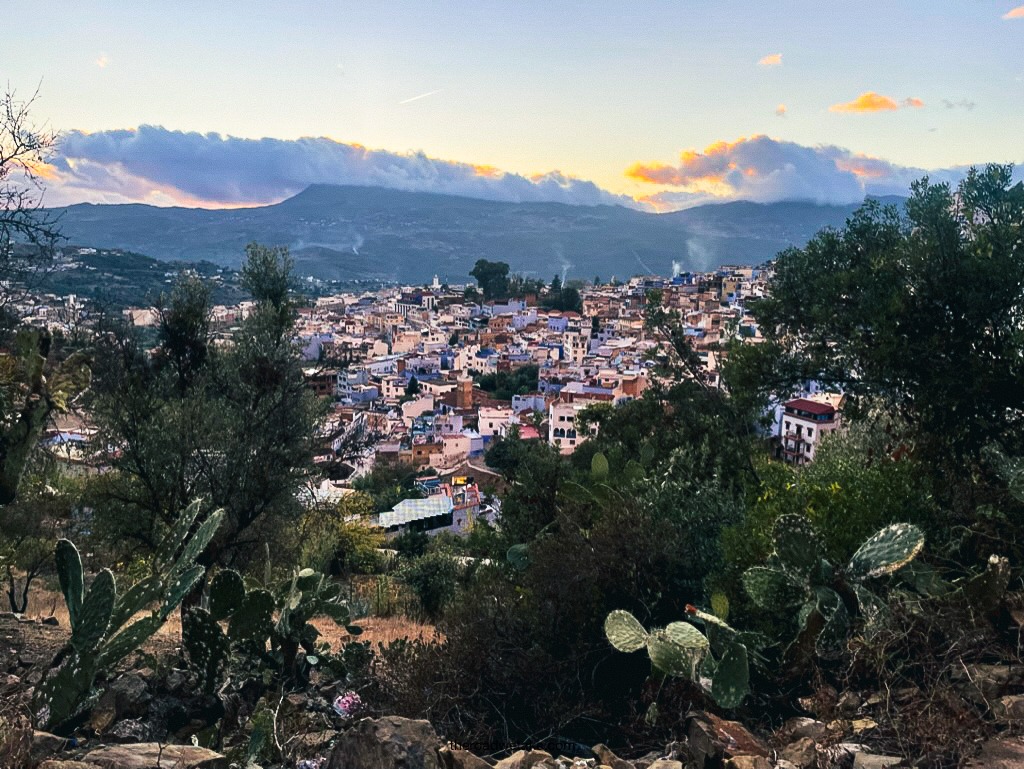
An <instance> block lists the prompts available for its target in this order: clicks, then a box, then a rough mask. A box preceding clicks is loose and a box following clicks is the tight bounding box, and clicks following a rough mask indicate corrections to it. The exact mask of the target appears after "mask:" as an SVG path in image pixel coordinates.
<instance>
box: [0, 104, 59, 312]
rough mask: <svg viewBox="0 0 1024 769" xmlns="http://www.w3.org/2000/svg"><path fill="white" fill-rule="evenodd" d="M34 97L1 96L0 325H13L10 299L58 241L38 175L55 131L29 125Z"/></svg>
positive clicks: (41, 268)
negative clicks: (1, 277)
mask: <svg viewBox="0 0 1024 769" xmlns="http://www.w3.org/2000/svg"><path fill="white" fill-rule="evenodd" d="M37 95H38V94H33V95H32V96H31V97H30V98H29V99H27V100H19V99H18V97H17V95H16V94H15V93H14V92H13V91H10V90H8V91H7V92H6V93H5V94H4V95H3V96H2V97H0V275H3V282H2V283H0V329H4V328H6V329H9V328H10V327H11V323H12V320H13V318H12V316H11V313H12V312H13V307H12V304H13V301H14V300H15V299H16V298H18V297H19V296H22V295H23V294H24V292H25V291H27V290H29V289H30V288H31V287H32V286H33V285H34V284H35V283H36V282H37V281H38V279H40V278H41V277H42V276H43V275H45V273H46V268H47V267H49V265H50V264H51V262H52V260H53V257H54V254H55V250H56V245H57V243H58V242H59V240H60V230H59V229H58V227H57V219H56V217H55V216H54V214H52V213H51V212H49V211H47V210H46V209H45V208H43V193H44V185H43V176H42V171H43V169H44V168H45V167H46V164H47V162H48V160H49V159H50V155H51V152H52V151H53V148H54V145H55V144H56V141H57V135H56V134H55V133H54V132H52V131H50V130H48V129H46V128H42V127H40V126H38V125H36V124H35V123H33V121H32V118H31V111H32V107H33V105H34V103H35V100H36V98H37Z"/></svg>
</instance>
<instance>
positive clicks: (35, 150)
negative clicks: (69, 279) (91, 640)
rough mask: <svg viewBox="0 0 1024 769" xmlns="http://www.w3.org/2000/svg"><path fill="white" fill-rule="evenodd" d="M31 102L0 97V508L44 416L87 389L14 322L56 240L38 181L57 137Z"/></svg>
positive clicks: (43, 341)
mask: <svg viewBox="0 0 1024 769" xmlns="http://www.w3.org/2000/svg"><path fill="white" fill-rule="evenodd" d="M35 98H36V97H35V95H33V96H32V97H31V98H29V99H28V100H27V101H22V100H19V99H18V98H17V96H16V95H15V94H14V92H12V91H7V92H6V93H5V94H4V95H3V96H2V97H0V277H2V279H0V505H7V504H9V503H11V502H13V501H14V499H15V498H16V496H17V493H18V487H19V484H20V482H21V478H22V475H23V473H24V470H25V467H26V465H27V463H28V460H29V456H30V454H31V452H32V450H33V449H34V448H35V446H36V444H37V443H38V441H39V436H40V435H41V433H42V431H43V427H44V426H45V424H46V421H47V419H48V418H49V416H50V414H51V413H53V412H54V411H57V410H61V409H63V408H65V407H66V406H67V405H68V402H69V400H70V399H71V398H72V397H74V396H75V395H77V394H78V393H80V392H81V390H82V389H84V387H85V386H86V385H87V384H88V369H87V368H86V367H85V366H84V365H83V363H84V360H83V358H82V357H81V356H75V357H73V358H72V359H69V360H66V361H64V362H62V363H58V361H57V360H55V357H56V356H55V352H56V351H55V347H54V345H53V344H52V339H51V335H50V333H49V332H48V331H46V330H45V329H30V328H27V327H25V326H24V325H23V324H22V323H21V320H20V318H19V317H18V306H17V305H18V300H19V299H21V298H23V297H25V296H26V294H27V293H28V292H30V291H31V290H32V289H33V288H34V287H35V286H36V285H37V283H38V281H39V280H41V279H42V277H44V276H45V274H46V273H47V270H48V267H49V266H50V265H51V264H52V262H53V258H54V255H55V253H56V245H57V242H58V241H59V239H60V232H59V230H58V228H57V221H56V218H55V217H54V216H53V215H52V214H50V213H49V212H48V211H46V210H45V209H44V208H43V184H42V175H41V170H42V169H43V168H44V167H45V164H46V162H47V160H48V158H49V154H50V152H51V150H52V148H53V146H54V143H55V141H56V135H55V134H54V133H53V132H51V131H49V130H47V129H43V128H40V127H38V126H36V125H35V124H34V123H33V122H32V120H31V117H30V112H31V107H32V105H33V103H34V101H35Z"/></svg>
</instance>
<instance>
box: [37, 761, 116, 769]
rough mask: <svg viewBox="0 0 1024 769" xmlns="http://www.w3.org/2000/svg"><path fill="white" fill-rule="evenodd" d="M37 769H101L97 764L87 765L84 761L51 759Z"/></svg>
mask: <svg viewBox="0 0 1024 769" xmlns="http://www.w3.org/2000/svg"><path fill="white" fill-rule="evenodd" d="M36 769H100V768H99V767H98V766H96V764H87V763H85V762H84V761H59V760H56V759H50V760H48V761H43V763H41V764H39V766H37V767H36Z"/></svg>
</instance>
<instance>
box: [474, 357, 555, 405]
mask: <svg viewBox="0 0 1024 769" xmlns="http://www.w3.org/2000/svg"><path fill="white" fill-rule="evenodd" d="M539 372H540V369H539V368H538V367H537V366H536V365H534V364H532V363H531V364H529V365H526V366H520V367H519V368H516V369H513V370H512V371H498V372H495V373H494V374H481V375H480V376H478V377H476V379H475V381H476V383H477V385H479V387H480V389H481V390H483V391H484V392H488V393H491V395H492V396H493V397H494V398H496V399H497V400H500V401H510V400H512V396H513V395H526V394H527V393H532V392H537V376H538V373H539Z"/></svg>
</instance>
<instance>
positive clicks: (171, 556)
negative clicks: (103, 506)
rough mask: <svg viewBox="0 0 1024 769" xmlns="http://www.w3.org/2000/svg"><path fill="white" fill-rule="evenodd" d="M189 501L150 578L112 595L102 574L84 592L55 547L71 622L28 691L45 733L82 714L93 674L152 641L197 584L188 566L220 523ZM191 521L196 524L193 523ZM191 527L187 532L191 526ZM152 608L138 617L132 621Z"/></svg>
mask: <svg viewBox="0 0 1024 769" xmlns="http://www.w3.org/2000/svg"><path fill="white" fill-rule="evenodd" d="M202 510H203V507H202V505H201V504H200V503H199V502H193V503H192V504H191V505H189V507H188V508H187V509H185V510H184V511H183V512H182V514H181V515H180V516H179V518H178V521H177V522H176V524H175V526H174V528H173V529H172V530H171V531H170V532H169V533H168V534H167V536H166V537H165V539H164V540H163V542H161V544H160V548H159V565H158V568H157V569H156V570H155V572H154V573H153V574H152V575H151V576H149V577H147V578H146V579H143V580H141V581H139V582H136V583H135V584H134V585H132V587H130V588H129V589H128V590H126V591H125V592H123V593H121V594H118V592H117V587H116V584H115V582H114V575H113V573H112V572H111V571H110V569H103V570H102V571H100V572H99V574H97V575H96V577H95V578H94V579H93V581H92V584H91V585H90V586H89V589H88V590H85V587H84V586H85V573H84V570H83V569H82V559H81V557H80V556H79V554H78V549H77V548H76V547H75V546H74V545H73V544H72V543H71V542H70V541H69V540H66V539H61V540H59V541H58V542H57V550H56V562H57V575H58V576H59V578H60V587H61V592H62V593H63V595H64V601H65V603H66V604H67V609H68V616H69V617H70V620H71V639H70V640H69V642H68V644H67V645H66V646H65V647H64V648H63V649H61V650H60V652H58V654H57V656H56V657H54V659H53V661H52V662H51V663H50V666H49V668H47V670H46V671H45V673H44V674H43V678H42V680H41V681H40V682H39V684H38V685H37V686H36V689H35V695H34V698H33V703H32V707H33V711H34V714H35V717H36V719H37V720H38V721H39V723H40V724H42V725H43V726H44V727H47V728H51V729H52V728H57V727H60V726H61V725H62V724H64V723H65V722H67V721H68V720H69V719H71V718H72V717H73V716H75V715H76V714H77V713H78V712H79V710H80V709H81V708H82V706H83V705H84V703H85V702H86V699H87V697H88V695H89V693H90V690H91V689H92V688H93V685H94V682H95V680H96V677H97V676H98V675H103V676H105V677H106V676H110V675H111V674H112V673H113V670H114V667H115V666H116V665H117V664H118V663H119V662H121V660H123V659H124V658H125V657H126V656H127V655H128V654H131V653H132V652H133V651H135V650H136V649H137V648H138V647H139V646H141V645H142V644H143V642H145V641H146V639H148V638H149V637H150V636H152V635H153V634H154V633H155V632H156V631H157V630H158V629H159V628H160V626H161V625H163V623H164V622H166V621H167V619H168V618H169V617H170V616H171V613H172V612H173V611H174V610H175V609H176V608H177V607H178V604H180V603H181V601H182V600H183V599H184V598H185V596H186V595H188V593H189V592H190V591H192V590H193V589H194V588H195V586H196V585H197V584H198V583H199V581H200V580H201V579H202V578H203V574H204V573H205V571H206V569H205V567H203V566H201V565H198V564H196V559H198V558H199V557H200V556H201V555H202V554H203V551H204V550H206V548H207V547H208V546H209V544H210V542H211V541H212V540H213V537H214V535H215V534H216V533H217V529H218V528H219V527H220V525H221V522H222V521H223V519H224V511H223V510H215V511H213V512H212V513H209V514H208V515H205V516H203V515H202ZM199 521H202V522H201V523H199ZM197 524H198V528H196V529H195V532H194V533H190V532H191V531H192V529H193V527H194V526H196V525H197ZM154 602H155V603H156V604H157V605H156V607H155V608H153V609H152V610H151V611H150V613H149V614H147V615H146V616H144V617H142V618H140V619H136V620H135V621H134V622H132V621H131V620H132V619H134V618H135V615H136V614H138V613H139V612H141V611H144V610H145V609H147V608H148V607H149V606H150V605H152V604H153V603H154Z"/></svg>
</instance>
